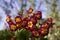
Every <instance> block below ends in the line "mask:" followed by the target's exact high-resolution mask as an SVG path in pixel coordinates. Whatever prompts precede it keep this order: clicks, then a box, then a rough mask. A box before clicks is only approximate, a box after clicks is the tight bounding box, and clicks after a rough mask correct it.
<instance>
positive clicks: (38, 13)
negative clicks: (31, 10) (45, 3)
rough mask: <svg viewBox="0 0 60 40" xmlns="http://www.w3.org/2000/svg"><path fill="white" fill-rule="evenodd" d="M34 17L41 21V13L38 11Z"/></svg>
mask: <svg viewBox="0 0 60 40" xmlns="http://www.w3.org/2000/svg"><path fill="white" fill-rule="evenodd" d="M35 17H36V19H37V20H39V19H41V18H42V13H41V11H38V12H37V13H36V14H35Z"/></svg>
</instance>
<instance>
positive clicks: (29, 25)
mask: <svg viewBox="0 0 60 40" xmlns="http://www.w3.org/2000/svg"><path fill="white" fill-rule="evenodd" d="M33 28H34V24H33V22H32V21H31V20H28V22H27V26H26V29H28V30H33Z"/></svg>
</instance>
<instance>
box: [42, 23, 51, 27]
mask: <svg viewBox="0 0 60 40" xmlns="http://www.w3.org/2000/svg"><path fill="white" fill-rule="evenodd" d="M42 27H43V28H49V27H50V25H49V24H48V23H43V24H42Z"/></svg>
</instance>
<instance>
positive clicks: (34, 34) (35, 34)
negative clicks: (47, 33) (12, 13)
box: [32, 30, 40, 38]
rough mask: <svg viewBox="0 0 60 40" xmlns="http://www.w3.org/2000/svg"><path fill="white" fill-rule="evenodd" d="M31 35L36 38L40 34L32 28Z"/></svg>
mask: <svg viewBox="0 0 60 40" xmlns="http://www.w3.org/2000/svg"><path fill="white" fill-rule="evenodd" d="M32 35H33V36H34V37H36V38H38V37H39V36H40V34H39V32H38V31H36V30H33V31H32Z"/></svg>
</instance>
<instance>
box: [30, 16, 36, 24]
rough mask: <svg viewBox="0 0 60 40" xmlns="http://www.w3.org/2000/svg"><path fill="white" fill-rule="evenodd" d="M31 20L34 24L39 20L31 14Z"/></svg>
mask: <svg viewBox="0 0 60 40" xmlns="http://www.w3.org/2000/svg"><path fill="white" fill-rule="evenodd" d="M30 20H31V21H32V22H33V23H34V24H36V23H37V20H36V18H35V17H34V16H31V17H30Z"/></svg>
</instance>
